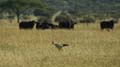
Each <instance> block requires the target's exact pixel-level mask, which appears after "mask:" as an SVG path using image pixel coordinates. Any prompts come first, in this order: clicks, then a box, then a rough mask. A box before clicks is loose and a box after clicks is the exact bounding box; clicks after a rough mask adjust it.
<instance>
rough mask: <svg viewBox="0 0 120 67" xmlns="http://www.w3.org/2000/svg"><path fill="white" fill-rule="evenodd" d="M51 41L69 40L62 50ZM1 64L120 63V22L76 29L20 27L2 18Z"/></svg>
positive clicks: (107, 66)
mask: <svg viewBox="0 0 120 67" xmlns="http://www.w3.org/2000/svg"><path fill="white" fill-rule="evenodd" d="M52 41H56V42H62V43H67V44H69V46H67V47H64V48H63V50H61V51H59V50H58V49H57V48H55V46H54V45H52ZM0 67H120V23H118V24H116V25H115V29H114V30H113V31H111V32H108V31H101V30H100V28H99V24H98V23H95V24H90V25H88V26H87V25H86V24H77V25H76V26H75V29H74V30H64V29H56V30H50V29H48V30H36V29H35V28H34V29H33V30H19V28H18V24H17V23H16V22H13V23H8V21H7V20H2V21H0Z"/></svg>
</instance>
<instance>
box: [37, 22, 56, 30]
mask: <svg viewBox="0 0 120 67" xmlns="http://www.w3.org/2000/svg"><path fill="white" fill-rule="evenodd" d="M57 27H58V26H57V25H54V24H52V23H48V22H42V23H40V22H37V23H36V29H56V28H57Z"/></svg>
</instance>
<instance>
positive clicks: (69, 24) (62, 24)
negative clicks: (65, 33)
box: [19, 21, 75, 29]
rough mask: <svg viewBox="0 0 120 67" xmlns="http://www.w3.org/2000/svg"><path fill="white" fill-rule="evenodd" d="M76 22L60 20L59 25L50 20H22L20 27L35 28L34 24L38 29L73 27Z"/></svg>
mask: <svg viewBox="0 0 120 67" xmlns="http://www.w3.org/2000/svg"><path fill="white" fill-rule="evenodd" d="M74 24H75V23H73V22H72V21H64V22H59V24H58V25H55V24H53V23H50V22H36V21H22V22H20V23H19V29H33V28H34V26H36V29H58V28H60V29H73V28H74Z"/></svg>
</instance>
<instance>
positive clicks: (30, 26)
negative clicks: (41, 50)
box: [19, 21, 35, 29]
mask: <svg viewBox="0 0 120 67" xmlns="http://www.w3.org/2000/svg"><path fill="white" fill-rule="evenodd" d="M34 25H35V21H22V22H20V23H19V29H33V27H34Z"/></svg>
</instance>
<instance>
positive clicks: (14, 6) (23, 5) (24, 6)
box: [0, 0, 43, 23]
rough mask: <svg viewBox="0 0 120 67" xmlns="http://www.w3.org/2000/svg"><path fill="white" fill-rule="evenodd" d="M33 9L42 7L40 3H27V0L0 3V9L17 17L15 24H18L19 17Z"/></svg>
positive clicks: (9, 0) (11, 0) (8, 0)
mask: <svg viewBox="0 0 120 67" xmlns="http://www.w3.org/2000/svg"><path fill="white" fill-rule="evenodd" d="M34 7H39V8H41V7H43V4H42V3H41V2H35V1H32V0H30V1H27V0H7V1H4V2H1V3H0V8H2V9H3V10H4V11H7V12H10V13H14V14H15V15H16V17H17V22H18V23H19V22H20V15H21V14H22V13H24V12H25V11H26V10H28V9H31V8H34Z"/></svg>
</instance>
